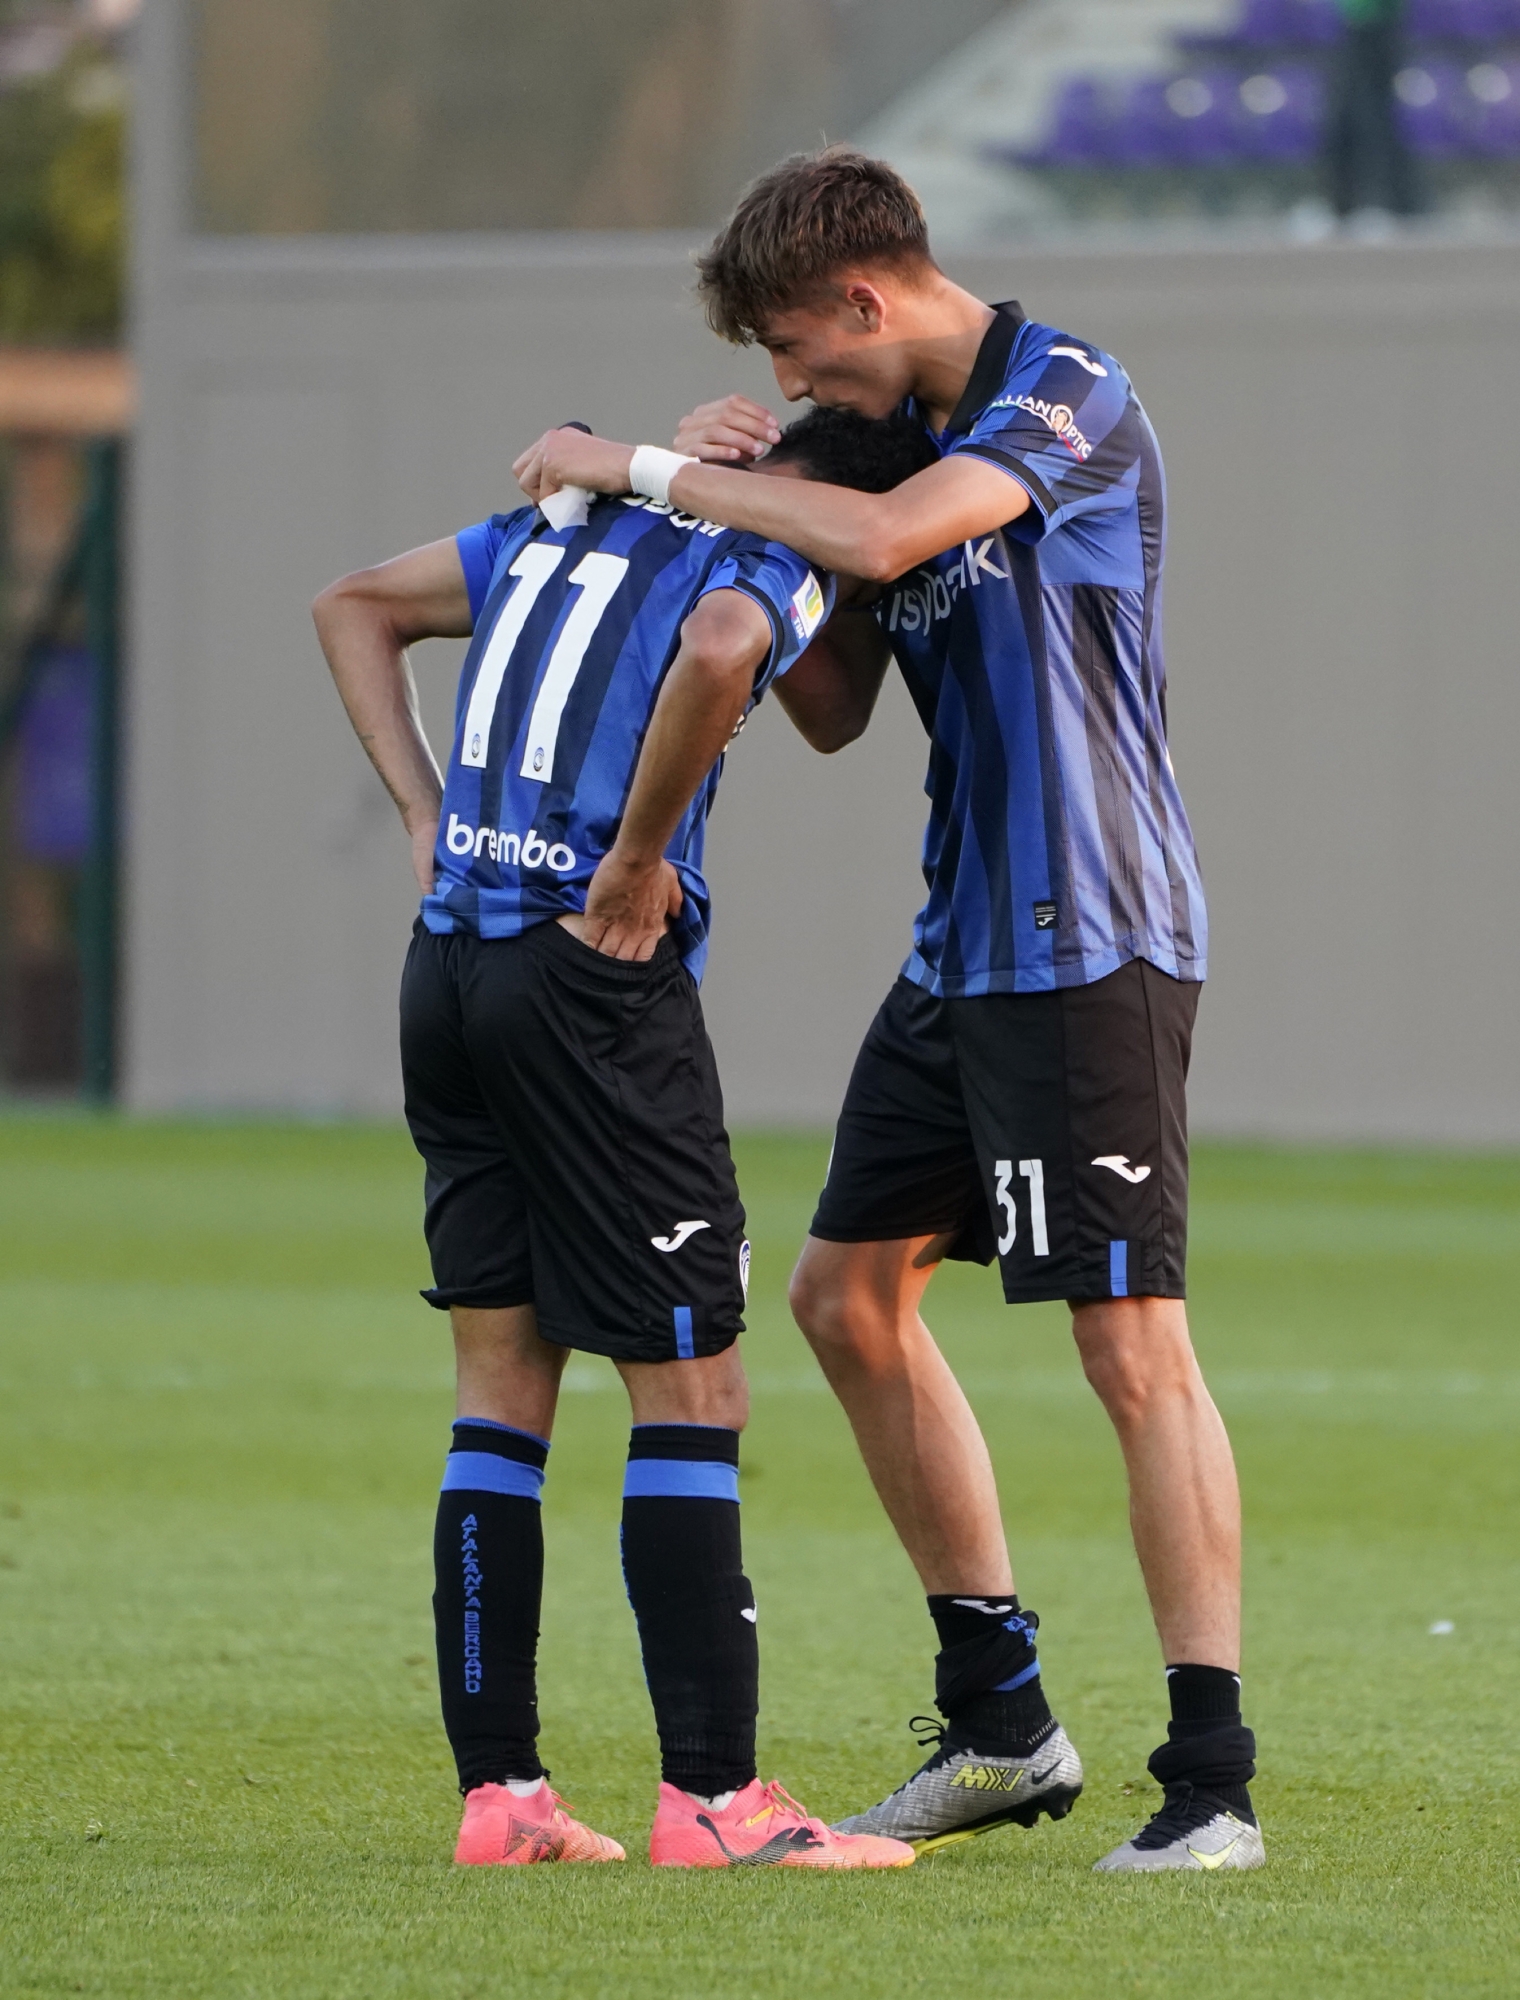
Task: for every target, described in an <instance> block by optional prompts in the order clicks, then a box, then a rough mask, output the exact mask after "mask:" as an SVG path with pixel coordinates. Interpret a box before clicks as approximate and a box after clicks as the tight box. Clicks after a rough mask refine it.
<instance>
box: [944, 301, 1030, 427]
mask: <svg viewBox="0 0 1520 2000" xmlns="http://www.w3.org/2000/svg"><path fill="white" fill-rule="evenodd" d="M992 310H993V311H994V312H995V313H996V314H997V318H996V319H995V320H994V321H993V322H992V324H991V326H989V327H988V329H987V331H986V333H985V334H983V336H982V344H981V346H980V347H979V348H978V349H977V351H976V360H975V361H974V362H973V364H972V368H971V379H970V380H969V381H968V382H967V384H966V388H965V393H964V394H963V395H962V397H961V399H960V401H959V402H958V403H957V404H956V406H955V410H954V413H953V414H952V416H951V418H950V421H949V423H948V424H946V426H945V429H944V433H943V435H945V436H948V435H949V434H950V432H951V431H969V430H970V428H971V426H972V425H973V424H974V423H975V422H976V420H977V418H978V417H979V416H980V415H981V414H982V411H983V410H984V409H986V407H987V405H988V404H989V403H990V402H991V401H992V399H993V397H994V396H995V395H996V394H997V392H998V390H999V389H1001V388H1002V386H1003V378H1004V377H1005V376H1006V375H1007V373H1008V357H1009V355H1010V354H1011V353H1012V352H1013V343H1014V341H1015V339H1016V338H1017V336H1018V331H1019V328H1020V327H1021V326H1022V325H1023V324H1024V318H1025V315H1024V308H1023V307H1022V306H1021V305H1020V304H1019V302H1018V300H1017V299H1004V300H1003V301H1002V302H1001V304H998V305H995V306H994V307H993V308H992Z"/></svg>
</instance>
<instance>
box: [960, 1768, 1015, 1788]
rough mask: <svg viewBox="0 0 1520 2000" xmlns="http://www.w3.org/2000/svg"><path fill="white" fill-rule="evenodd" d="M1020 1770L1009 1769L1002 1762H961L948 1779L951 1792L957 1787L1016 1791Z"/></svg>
mask: <svg viewBox="0 0 1520 2000" xmlns="http://www.w3.org/2000/svg"><path fill="white" fill-rule="evenodd" d="M1023 1775H1024V1773H1023V1771H1022V1770H1017V1771H1010V1770H1009V1769H1008V1768H1007V1766H1006V1765H1003V1764H962V1766H961V1768H960V1769H959V1770H958V1771H957V1772H956V1774H955V1776H954V1777H953V1778H952V1779H951V1780H950V1789H951V1791H952V1792H953V1791H954V1790H955V1789H956V1788H957V1787H959V1788H960V1790H962V1791H963V1792H1016V1791H1017V1790H1018V1788H1019V1780H1020V1778H1022V1777H1023Z"/></svg>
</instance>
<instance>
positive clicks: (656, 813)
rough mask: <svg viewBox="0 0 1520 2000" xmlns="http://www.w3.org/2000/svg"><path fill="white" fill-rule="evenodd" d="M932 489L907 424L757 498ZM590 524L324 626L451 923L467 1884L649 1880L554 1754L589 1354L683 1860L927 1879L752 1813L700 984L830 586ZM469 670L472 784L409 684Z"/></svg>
mask: <svg viewBox="0 0 1520 2000" xmlns="http://www.w3.org/2000/svg"><path fill="white" fill-rule="evenodd" d="M924 459H925V454H924V450H923V442H922V439H921V438H920V437H918V436H917V435H916V434H915V432H914V430H913V428H912V426H910V425H906V424H902V423H900V422H894V423H889V424H880V423H870V422H868V421H866V420H865V419H863V418H859V417H854V416H852V415H851V414H850V413H848V412H842V411H833V412H815V413H813V415H811V416H810V417H807V418H804V419H803V420H802V421H801V422H799V423H797V424H794V425H793V426H792V427H791V428H790V429H789V430H788V431H787V433H786V434H785V436H784V437H783V438H782V439H781V441H780V443H779V444H778V445H777V447H776V449H775V451H774V452H773V453H772V454H771V456H770V458H769V459H768V460H767V461H766V464H765V466H763V467H762V468H761V470H763V471H767V472H770V473H772V474H774V475H776V480H775V483H780V480H781V479H782V478H785V477H790V478H809V477H810V478H820V479H826V480H828V481H829V482H831V483H832V484H835V485H845V486H858V487H861V488H862V489H867V490H871V491H884V490H885V489H887V488H888V487H890V486H893V485H895V484H896V483H897V482H898V481H899V480H901V479H903V478H905V477H907V476H908V475H909V474H911V473H912V472H914V471H915V470H917V469H918V467H920V466H921V465H922V464H923V463H924ZM757 483H758V482H757ZM766 483H767V484H771V483H773V482H772V481H771V480H767V481H766ZM579 513H580V521H579V524H577V522H576V521H575V520H572V521H571V522H570V523H569V524H567V525H565V526H563V527H556V526H551V524H550V522H549V521H548V520H547V519H546V518H545V515H544V514H543V513H540V512H538V511H537V510H536V509H534V508H531V507H525V508H522V509H520V510H519V511H518V512H516V513H514V514H508V515H496V516H493V517H492V519H490V520H489V521H483V522H481V523H480V524H479V525H478V526H476V527H471V528H466V529H465V530H464V531H463V532H462V533H461V534H460V535H458V536H457V537H456V538H455V539H454V540H451V541H442V542H435V543H433V544H432V545H431V546H429V547H427V548H423V549H417V550H414V551H413V552H412V553H411V554H409V555H404V556H399V557H397V558H396V560H395V561H394V562H389V563H385V564H382V565H381V566H380V567H379V568H378V569H373V570H362V571H359V572H358V573H357V574H355V575H353V576H349V577H345V578H343V579H342V580H341V581H339V582H337V583H335V584H332V585H331V586H330V587H329V588H328V589H327V590H325V591H324V592H323V593H322V595H321V596H320V597H319V598H318V599H317V602H316V606H315V616H316V621H317V629H318V632H319V633H320V635H321V639H322V645H323V649H324V651H325V652H326V655H327V659H328V663H329V665H330V666H331V668H332V672H333V677H334V679H335V680H336V682H337V684H338V690H339V693H340V694H341V695H342V698H343V703H344V706H345V708H346V709H347V710H348V714H349V719H350V720H351V721H352V723H353V725H354V728H355V730H356V731H357V733H358V736H359V739H360V741H361V742H362V743H363V745H364V747H365V749H366V750H367V751H368V753H369V755H370V758H371V759H372V761H373V762H374V765H375V767H376V769H377V770H378V771H379V773H380V775H381V777H382V778H383V779H384V780H385V783H386V786H387V788H388V789H389V791H390V794H391V796H392V798H393V799H394V800H395V802H396V804H397V806H398V807H399V809H400V812H401V816H402V819H403V820H404V822H405V824H406V827H407V830H408V832H409V833H410V835H411V838H412V854H413V864H414V867H415V869H416V873H417V877H418V880H419V882H420V884H421V887H422V891H423V901H422V915H421V918H420V919H419V921H418V924H417V927H416V931H415V933H414V936H413V941H412V946H411V950H410V952H409V954H408V957H407V962H406V970H405V973H404V975H403V979H402V989H401V1059H402V1070H403V1075H404V1079H405V1086H406V1115H407V1120H408V1123H409V1125H410V1127H411V1132H412V1137H413V1139H414V1140H415V1142H416V1145H417V1149H418V1151H419V1152H420V1153H421V1154H422V1156H423V1159H424V1160H425V1161H426V1162H427V1182H426V1190H427V1217H426V1231H427V1241H428V1250H429V1253H430V1255H431V1258H432V1265H433V1276H434V1289H433V1290H432V1291H430V1292H428V1293H427V1294H426V1297H427V1298H428V1299H429V1300H430V1301H431V1302H432V1304H434V1305H435V1306H438V1307H440V1308H446V1309H447V1310H448V1311H449V1313H450V1315H451V1317H452V1320H453V1331H454V1345H455V1353H456V1357H457V1363H458V1385H459V1395H458V1411H459V1414H458V1418H457V1420H456V1422H455V1424H454V1433H453V1444H452V1447H451V1449H450V1452H449V1456H448V1459H447V1462H446V1466H445V1471H444V1476H443V1490H442V1493H441V1495H440V1497H439V1504H438V1520H437V1532H436V1538H435V1542H434V1561H435V1567H436V1590H435V1593H434V1597H433V1608H434V1616H435V1619H436V1625H437V1641H438V1671H439V1683H440V1688H441V1693H442V1702H443V1719H444V1727H445V1728H446V1730H447V1732H448V1737H449V1743H450V1746H451V1748H452V1749H453V1752H454V1756H455V1760H456V1762H457V1764H458V1767H459V1787H460V1790H461V1792H462V1793H463V1794H464V1798H465V1812H464V1824H463V1827H462V1829H461V1831H460V1835H459V1845H458V1847H457V1849H456V1851H455V1856H454V1858H455V1860H456V1861H460V1862H467V1863H468V1862H530V1861H619V1860H621V1859H622V1858H623V1850H622V1848H621V1847H619V1846H618V1844H617V1843H616V1842H615V1841H612V1840H608V1839H606V1838H605V1837H604V1836H602V1835H601V1834H597V1833H594V1832H592V1831H591V1830H590V1829H589V1828H588V1827H585V1826H582V1825H580V1824H579V1823H578V1822H577V1821H576V1820H574V1819H572V1818H571V1817H570V1815H569V1813H568V1812H567V1811H566V1810H565V1808H564V1806H563V1804H562V1803H561V1801H560V1800H559V1799H558V1797H557V1796H556V1794H555V1793H553V1792H552V1791H551V1790H550V1789H549V1786H548V1784H547V1782H546V1781H547V1778H548V1775H549V1774H548V1772H547V1771H546V1770H545V1768H544V1766H543V1765H542V1764H541V1763H540V1762H539V1757H538V1748H537V1739H538V1710H537V1688H536V1654H537V1645H538V1623H539V1603H540V1598H541V1595H542V1586H543V1535H542V1528H541V1514H540V1507H539V1499H540V1492H541V1489H542V1486H543V1483H544V1468H545V1464H546V1461H547V1459H548V1456H549V1440H550V1437H551V1436H552V1434H553V1429H554V1412H555V1404H556V1400H557V1398H558V1394H559V1383H560V1376H561V1373H562V1371H563V1369H564V1366H565V1362H566V1360H567V1359H568V1358H569V1354H570V1351H571V1349H572V1348H580V1349H582V1350H584V1351H585V1352H587V1353H590V1354H605V1355H608V1356H610V1357H611V1359H612V1361H613V1363H614V1365H615V1366H616V1368H617V1370H618V1373H619V1374H620V1375H621V1376H622V1378H623V1382H624V1385H625V1386H626V1388H627V1390H628V1397H629V1401H630V1403H631V1405H632V1411H633V1430H632V1436H631V1438H630V1441H629V1446H628V1471H627V1478H626V1482H625V1485H624V1489H623V1492H624V1499H623V1528H622V1534H623V1572H624V1576H625V1579H626V1582H627V1586H628V1596H629V1600H630V1602H631V1603H632V1605H633V1611H634V1616H635V1618H636V1619H637V1621H638V1629H639V1640H640V1644H641V1646H642V1648H643V1654H644V1671H645V1675H646V1678H647V1680H648V1684H649V1692H650V1695H651V1698H652V1700H653V1703H654V1711H655V1720H656V1723H657V1725H658V1728H659V1737H660V1751H661V1761H662V1769H663V1778H664V1782H663V1783H662V1785H661V1787H660V1799H659V1808H658V1811H657V1813H656V1816H655V1822H654V1829H653V1832H652V1833H651V1835H650V1855H651V1858H652V1859H653V1860H654V1861H655V1862H656V1863H657V1864H662V1865H665V1866H671V1867H713V1868H717V1867H726V1866H728V1865H730V1864H731V1863H734V1862H745V1863H757V1862H758V1863H779V1864H780V1865H782V1866H789V1867H799V1866H800V1867H823V1868H892V1867H902V1866H906V1865H907V1864H908V1863H910V1862H911V1861H912V1859H913V1850H912V1849H911V1848H910V1847H907V1846H905V1845H903V1844H902V1843H901V1842H900V1841H896V1840H892V1839H882V1838H879V1837H875V1836H865V1835H859V1836H849V1835H840V1834H838V1833H834V1832H831V1831H830V1829H829V1828H828V1827H826V1826H824V1825H823V1824H822V1822H821V1821H819V1820H816V1819H811V1818H809V1817H808V1816H807V1814H806V1813H805V1812H803V1810H802V1809H801V1808H800V1807H799V1806H797V1805H796V1804H795V1802H794V1801H793V1800H792V1799H790V1798H789V1797H788V1796H787V1794H786V1793H785V1792H784V1791H783V1790H782V1789H781V1787H780V1786H779V1785H775V1784H772V1785H767V1786H761V1785H760V1784H759V1783H758V1782H757V1780H756V1776H755V1716H756V1710H757V1707H758V1698H759V1653H758V1647H757V1641H756V1633H755V1603H754V1596H753V1593H752V1591H751V1589H750V1585H749V1580H748V1578H747V1577H746V1576H745V1574H744V1569H743V1562H742V1559H741V1555H740V1541H739V1506H738V1501H739V1474H738V1465H739V1433H740V1431H741V1430H742V1429H743V1427H744V1423H745V1419H746V1415H747V1389H746V1385H745V1380H744V1372H743V1369H742V1368H741V1366H740V1362H739V1354H738V1349H737V1347H736V1346H735V1344H734V1343H735V1340H736V1338H737V1336H738V1334H739V1333H740V1331H741V1330H742V1327H743V1321H742V1319H741V1317H740V1314H741V1311H742V1309H743V1304H744V1294H745V1288H746V1283H747V1279H748V1263H749V1245H748V1243H747V1242H746V1241H745V1240H744V1210H743V1208H742V1207H741V1205H740V1201H739V1193H738V1188H737V1185H736V1182H735V1178H734V1168H733V1162H732V1160H731V1158H730V1156H729V1148H728V1135H727V1134H726V1132H725V1131H724V1129H723V1104H722V1098H721V1095H720V1092H719V1088H718V1077H717V1072H716V1069H715V1067H714V1063H713V1055H712V1049H711V1045H710V1044H709V1042H708V1039H707V1034H706V1030H705V1028H704V1027H703V1023H702V1009H701V1004H700V1001H699V999H698V995H697V984H696V982H697V980H698V978H699V977H700V975H701V971H702V964H703V960H704V958H705V956H706V952H707V933H708V907H709V905H708V892H707V885H706V883H705V882H704V880H703V877H702V848H703V834H704V828H705V823H706V819H707V814H708V812H709V810H710V808H711V806H712V802H713V796H714V793H715V791H716V788H717V783H718V777H719V772H720V770H721V768H722V756H723V750H724V747H725V745H726V744H727V743H728V742H729V740H730V738H731V737H732V735H733V734H734V731H735V729H736V727H737V726H738V725H739V724H740V722H741V721H742V720H743V718H744V716H745V715H746V714H747V713H748V712H749V710H750V709H751V708H752V707H753V706H754V704H755V703H756V702H757V701H758V700H759V699H760V697H761V695H762V694H763V693H764V692H765V690H766V688H767V687H768V686H769V685H770V683H771V682H772V681H773V680H774V679H775V678H776V677H777V675H779V674H784V673H785V672H786V671H787V669H788V667H790V666H791V664H792V662H793V661H794V660H795V659H796V658H797V656H798V654H799V653H800V652H801V651H802V649H803V647H804V646H805V645H806V643H807V641H808V639H809V638H811V637H812V635H813V633H814V631H815V630H816V629H817V628H818V627H819V626H820V625H821V624H822V622H823V620H824V618H825V617H826V616H827V614H828V611H829V608H830V605H831V604H832V602H833V600H834V596H835V585H834V582H833V580H832V578H830V577H829V576H828V575H827V574H826V573H825V574H824V575H823V576H821V577H820V576H815V574H814V573H813V572H812V571H811V570H810V569H809V567H808V565H807V563H806V562H804V561H803V560H802V559H801V558H800V557H799V556H796V555H794V554H793V553H792V551H791V550H790V549H787V548H785V547H782V546H780V545H778V544H775V543H769V542H767V541H765V540H764V539H762V538H759V537H756V536H753V535H747V534H742V533H741V534H736V533H733V532H731V531H729V530H726V529H722V528H717V527H714V526H713V525H712V524H711V523H710V522H707V521H703V520H701V519H699V518H698V517H697V516H696V515H694V514H687V513H681V512H678V511H676V510H674V509H672V508H671V507H669V506H664V505H656V504H653V503H651V502H649V501H647V500H644V499H640V498H638V497H636V496H635V497H625V498H622V499H614V500H602V501H597V502H596V503H595V504H593V505H591V507H590V509H589V515H588V513H587V510H586V508H585V506H584V504H582V506H581V507H580V510H579ZM467 634H473V640H472V643H471V646H470V649H469V652H468V654H467V655H466V658H465V663H464V669H463V673H462V675H461V677H460V683H459V700H458V711H457V714H458V720H457V725H456V729H455V736H454V748H453V752H452V755H451V756H450V759H449V767H448V776H447V779H446V780H445V779H443V778H441V777H440V775H439V772H438V769H437V766H436V765H435V763H434V761H433V757H432V753H431V751H430V750H429V748H428V744H427V740H426V738H425V737H424V735H423V733H422V729H421V726H420V724H419V721H418V717H417V709H416V700H415V691H414V688H413V684H412V679H411V671H410V666H409V663H408V659H407V654H406V647H407V645H408V644H409V643H410V642H411V641H412V640H414V639H422V638H428V637H454V636H458V637H463V636H465V635H467Z"/></svg>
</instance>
